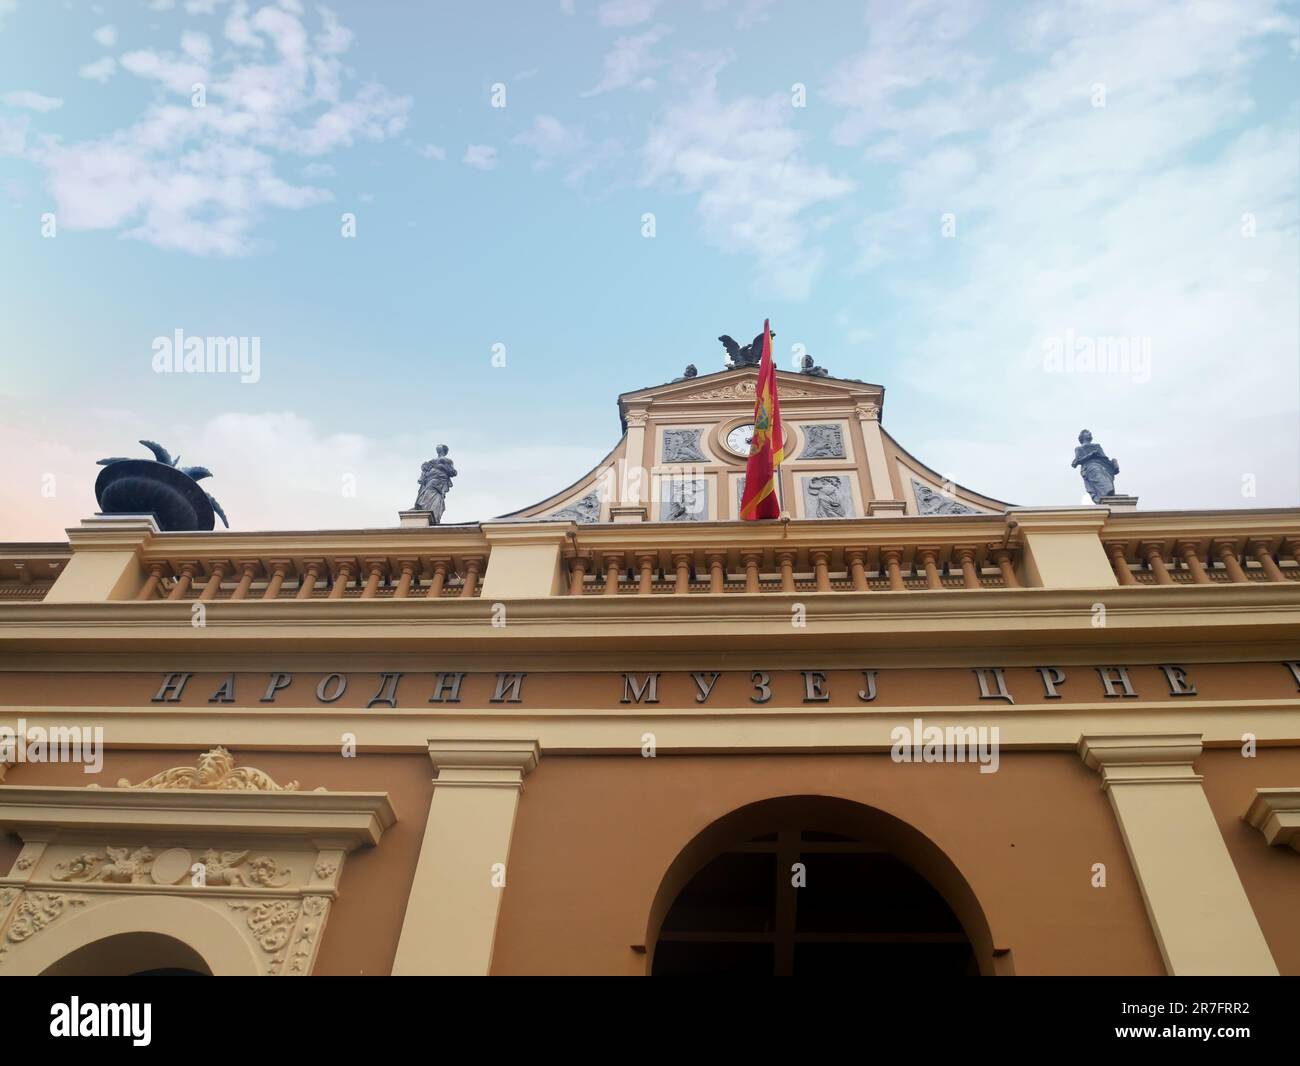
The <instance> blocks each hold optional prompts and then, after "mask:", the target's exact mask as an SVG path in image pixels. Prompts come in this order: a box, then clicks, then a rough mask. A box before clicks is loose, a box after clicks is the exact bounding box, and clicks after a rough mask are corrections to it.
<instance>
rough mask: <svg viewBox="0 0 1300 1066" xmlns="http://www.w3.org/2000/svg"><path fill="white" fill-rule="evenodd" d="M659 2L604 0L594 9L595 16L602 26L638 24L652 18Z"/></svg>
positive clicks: (647, 0) (649, 0) (650, 0)
mask: <svg viewBox="0 0 1300 1066" xmlns="http://www.w3.org/2000/svg"><path fill="white" fill-rule="evenodd" d="M659 2H660V0H605V3H603V4H601V5H600V7H599V8H597V9H596V18H597V20H598V21H599V22H600V24H601V25H602V26H611V27H616V28H623V27H627V26H639V25H641V23H643V22H649V21H650V20H651V19H652V18H654V13H655V9H656V8H657V7H658V6H659Z"/></svg>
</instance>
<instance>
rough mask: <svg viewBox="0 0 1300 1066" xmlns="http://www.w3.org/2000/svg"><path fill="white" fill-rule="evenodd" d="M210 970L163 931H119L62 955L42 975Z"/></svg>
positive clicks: (192, 973) (185, 973) (167, 974)
mask: <svg viewBox="0 0 1300 1066" xmlns="http://www.w3.org/2000/svg"><path fill="white" fill-rule="evenodd" d="M211 974H212V971H211V969H209V968H208V964H207V962H206V961H205V960H204V958H203V956H202V955H200V954H199V953H198V952H197V951H195V950H194V949H193V948H192V947H190V946H189V945H188V944H184V943H182V942H181V941H179V940H177V939H175V938H174V937H170V936H164V935H163V934H162V933H143V932H140V933H118V934H116V935H115V936H106V937H104V938H103V939H101V940H96V941H95V942H94V943H91V944H84V945H82V946H81V947H79V948H77V949H75V950H74V951H71V952H69V953H68V954H67V955H64V956H63V958H61V959H59V961H58V962H56V963H54V965H52V966H50V967H49V968H48V969H46V970H45V971H44V972H43V973H42V975H41V976H43V977H90V976H94V977H207V976H211Z"/></svg>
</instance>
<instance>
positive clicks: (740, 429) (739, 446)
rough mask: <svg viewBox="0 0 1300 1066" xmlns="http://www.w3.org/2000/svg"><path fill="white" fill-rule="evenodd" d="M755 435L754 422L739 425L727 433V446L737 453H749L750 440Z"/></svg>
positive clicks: (745, 454)
mask: <svg viewBox="0 0 1300 1066" xmlns="http://www.w3.org/2000/svg"><path fill="white" fill-rule="evenodd" d="M753 437H754V423H753V422H750V423H748V424H747V425H743V426H737V427H736V428H735V429H733V430H732V431H731V432H730V433H728V434H727V447H728V448H730V449H731V450H732V451H733V452H735V453H736V454H737V455H744V456H748V455H749V442H750V441H751V440H752V439H753Z"/></svg>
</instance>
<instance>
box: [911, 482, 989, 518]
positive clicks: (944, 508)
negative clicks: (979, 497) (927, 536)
mask: <svg viewBox="0 0 1300 1066" xmlns="http://www.w3.org/2000/svg"><path fill="white" fill-rule="evenodd" d="M912 491H913V492H914V493H916V509H917V511H919V512H920V513H921V514H925V515H930V514H983V513H984V512H983V511H977V510H976V509H975V508H974V507H968V506H967V505H966V504H964V503H958V502H957V501H956V500H954V499H953V498H952V497H951V496H948V495H945V494H944V493H942V492H939V491H937V490H936V489H932V488H930V486H929V485H923V484H921V482H919V481H917V480H916V478H912Z"/></svg>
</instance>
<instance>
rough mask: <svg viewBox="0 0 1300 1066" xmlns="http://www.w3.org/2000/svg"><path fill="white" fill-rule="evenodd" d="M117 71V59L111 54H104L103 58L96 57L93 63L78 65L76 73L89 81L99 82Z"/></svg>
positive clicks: (101, 82) (106, 79)
mask: <svg viewBox="0 0 1300 1066" xmlns="http://www.w3.org/2000/svg"><path fill="white" fill-rule="evenodd" d="M116 73H117V60H116V59H114V58H113V57H112V56H104V58H103V59H96V60H95V61H94V62H93V63H87V64H86V65H85V66H83V67H79V68H78V70H77V74H78V75H79V76H80V77H83V78H86V79H88V80H89V81H97V82H99V83H100V84H103V83H104V82H106V81H108V79H109V78H111V77H112V76H113V75H114V74H116Z"/></svg>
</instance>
